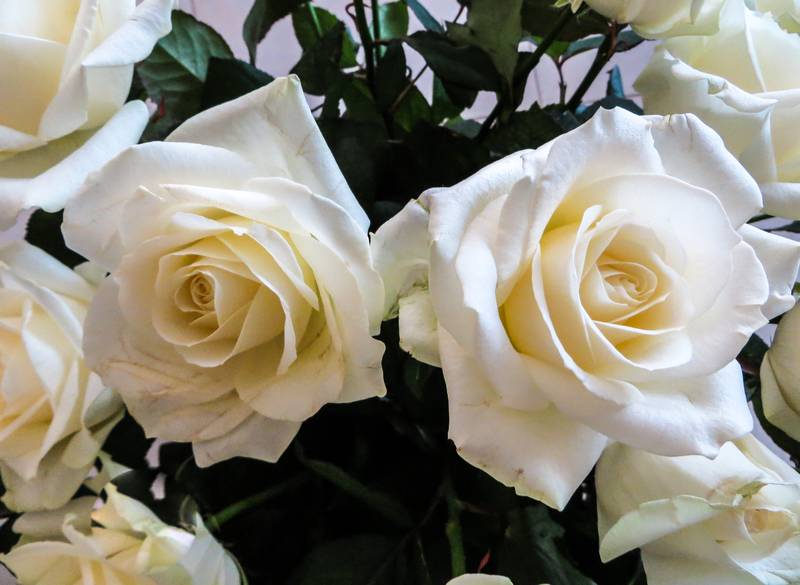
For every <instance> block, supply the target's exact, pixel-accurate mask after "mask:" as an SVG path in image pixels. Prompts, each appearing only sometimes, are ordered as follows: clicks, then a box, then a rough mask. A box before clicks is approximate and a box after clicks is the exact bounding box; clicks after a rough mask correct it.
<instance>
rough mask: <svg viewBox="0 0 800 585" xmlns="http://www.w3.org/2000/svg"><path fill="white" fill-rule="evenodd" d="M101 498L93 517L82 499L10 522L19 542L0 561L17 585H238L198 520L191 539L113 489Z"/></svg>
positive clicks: (232, 565)
mask: <svg viewBox="0 0 800 585" xmlns="http://www.w3.org/2000/svg"><path fill="white" fill-rule="evenodd" d="M105 491H106V496H107V499H106V502H105V504H104V505H103V506H102V507H100V508H99V509H97V510H95V511H94V512H93V511H92V506H93V504H94V502H95V498H92V497H88V498H81V499H79V500H74V501H73V502H71V503H70V504H69V505H68V506H67V507H66V508H65V509H64V510H60V511H58V513H55V512H47V513H42V512H39V513H32V514H26V515H24V516H22V517H21V518H20V519H19V520H17V522H16V523H15V524H14V530H15V531H16V532H19V533H21V534H22V535H23V537H22V539H21V541H20V543H19V544H17V546H15V547H14V548H13V549H12V550H11V552H9V553H8V554H5V555H2V556H0V560H1V561H2V562H3V563H4V564H5V565H6V566H7V567H8V568H9V569H10V570H11V571H12V572H13V573H14V574H15V575H16V577H17V579H18V580H19V583H20V585H39V584H42V583H47V584H48V585H117V584H120V583H126V584H130V585H156V584H158V585H239V583H240V582H241V578H240V576H239V571H238V569H237V567H236V563H235V562H234V561H233V559H232V558H231V557H230V556H229V555H228V554H227V553H226V552H225V550H224V549H223V548H222V546H221V545H220V544H219V543H218V542H217V541H216V540H215V539H214V537H213V536H211V534H210V533H209V532H208V530H207V529H206V528H205V526H203V523H202V520H201V519H200V518H199V516H198V517H196V518H195V523H196V527H195V531H194V534H193V533H191V532H187V531H186V530H183V529H180V528H176V527H174V526H169V525H167V524H165V523H164V522H162V521H161V520H160V519H159V518H158V517H157V516H156V515H155V514H153V512H152V511H150V510H149V509H148V508H147V507H146V506H144V505H143V504H141V503H140V502H137V501H136V500H134V499H132V498H129V497H127V496H124V495H122V494H120V493H119V492H118V491H117V489H116V488H115V487H114V486H113V485H112V484H109V485H108V486H107V487H106V490H105ZM92 523H94V524H92ZM54 524H55V526H54ZM54 528H57V530H54Z"/></svg>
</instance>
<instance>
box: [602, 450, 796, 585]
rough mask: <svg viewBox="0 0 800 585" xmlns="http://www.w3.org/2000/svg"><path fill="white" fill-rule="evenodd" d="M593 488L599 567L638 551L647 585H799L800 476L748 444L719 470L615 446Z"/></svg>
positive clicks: (715, 465) (727, 455)
mask: <svg viewBox="0 0 800 585" xmlns="http://www.w3.org/2000/svg"><path fill="white" fill-rule="evenodd" d="M596 482H597V498H598V506H597V509H598V521H599V532H600V556H601V558H602V559H603V560H604V561H609V560H611V559H614V558H616V557H618V556H620V555H622V554H624V553H626V552H628V551H630V550H633V549H635V548H637V547H641V549H642V560H643V562H644V567H645V571H646V573H647V582H648V583H649V585H677V584H680V585H740V584H741V585H758V584H762V585H778V584H782V585H790V584H792V583H798V582H800V475H798V474H797V472H796V471H795V470H793V469H792V468H791V467H790V466H789V465H787V464H786V463H784V462H783V461H781V460H780V459H779V458H777V457H776V456H775V455H774V454H773V453H771V452H770V451H769V449H767V448H766V447H765V446H764V445H762V444H761V443H759V442H758V441H757V440H756V439H755V438H753V437H752V436H748V437H746V438H744V439H741V440H739V441H737V442H736V443H728V444H726V445H724V446H723V447H722V450H721V451H720V453H719V456H718V457H717V458H716V459H714V460H713V461H710V460H708V459H706V458H704V457H696V456H695V457H672V458H669V457H658V456H655V455H651V454H648V453H644V452H642V451H637V450H635V449H631V448H629V447H625V446H623V445H614V446H613V447H610V448H609V449H608V450H607V451H606V453H605V454H604V455H603V457H602V458H601V459H600V463H599V464H598V466H597V472H596Z"/></svg>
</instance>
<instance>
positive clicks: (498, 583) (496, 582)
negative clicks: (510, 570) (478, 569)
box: [447, 575, 512, 585]
mask: <svg viewBox="0 0 800 585" xmlns="http://www.w3.org/2000/svg"><path fill="white" fill-rule="evenodd" d="M447 585H512V583H511V581H510V580H509V579H508V578H507V577H496V576H494V575H461V576H460V577H456V578H455V579H453V580H451V581H449V582H448V583H447Z"/></svg>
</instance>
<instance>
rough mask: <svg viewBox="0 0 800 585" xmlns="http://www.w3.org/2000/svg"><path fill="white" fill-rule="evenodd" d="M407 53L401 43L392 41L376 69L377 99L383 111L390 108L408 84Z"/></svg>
mask: <svg viewBox="0 0 800 585" xmlns="http://www.w3.org/2000/svg"><path fill="white" fill-rule="evenodd" d="M409 82H410V79H409V78H408V76H407V75H406V54H405V50H404V49H403V45H402V44H401V43H397V42H395V43H392V44H390V45H389V46H388V47H387V48H386V53H385V54H384V56H383V58H382V59H381V60H380V62H379V63H378V67H377V69H376V70H375V100H376V101H377V103H378V106H379V107H380V109H381V111H386V110H388V109H389V108H390V107H391V106H392V104H394V103H395V101H396V100H397V98H398V97H399V96H400V93H401V92H402V91H403V90H404V89H405V88H406V87H407V86H408V84H409Z"/></svg>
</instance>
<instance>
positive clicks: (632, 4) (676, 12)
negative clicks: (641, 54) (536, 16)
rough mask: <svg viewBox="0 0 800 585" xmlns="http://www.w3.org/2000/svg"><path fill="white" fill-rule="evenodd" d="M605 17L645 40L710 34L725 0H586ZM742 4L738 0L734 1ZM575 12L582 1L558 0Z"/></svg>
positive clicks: (715, 26)
mask: <svg viewBox="0 0 800 585" xmlns="http://www.w3.org/2000/svg"><path fill="white" fill-rule="evenodd" d="M585 1H586V4H588V5H589V7H590V8H591V9H592V10H594V11H596V12H599V13H600V14H602V15H603V16H605V17H606V18H609V19H611V20H614V21H616V22H619V23H624V24H630V25H631V26H632V27H633V28H634V30H636V32H637V33H639V34H640V35H642V36H643V37H647V38H663V37H671V36H676V35H686V34H711V33H713V32H714V31H715V30H717V28H718V27H719V16H720V12H721V10H722V8H723V6H724V5H725V3H726V2H727V1H728V0H585ZM733 1H741V0H733ZM560 3H561V4H567V3H569V4H571V5H572V7H573V9H576V8H577V7H578V6H580V4H581V0H571V1H569V2H567V0H561V2H560Z"/></svg>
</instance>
